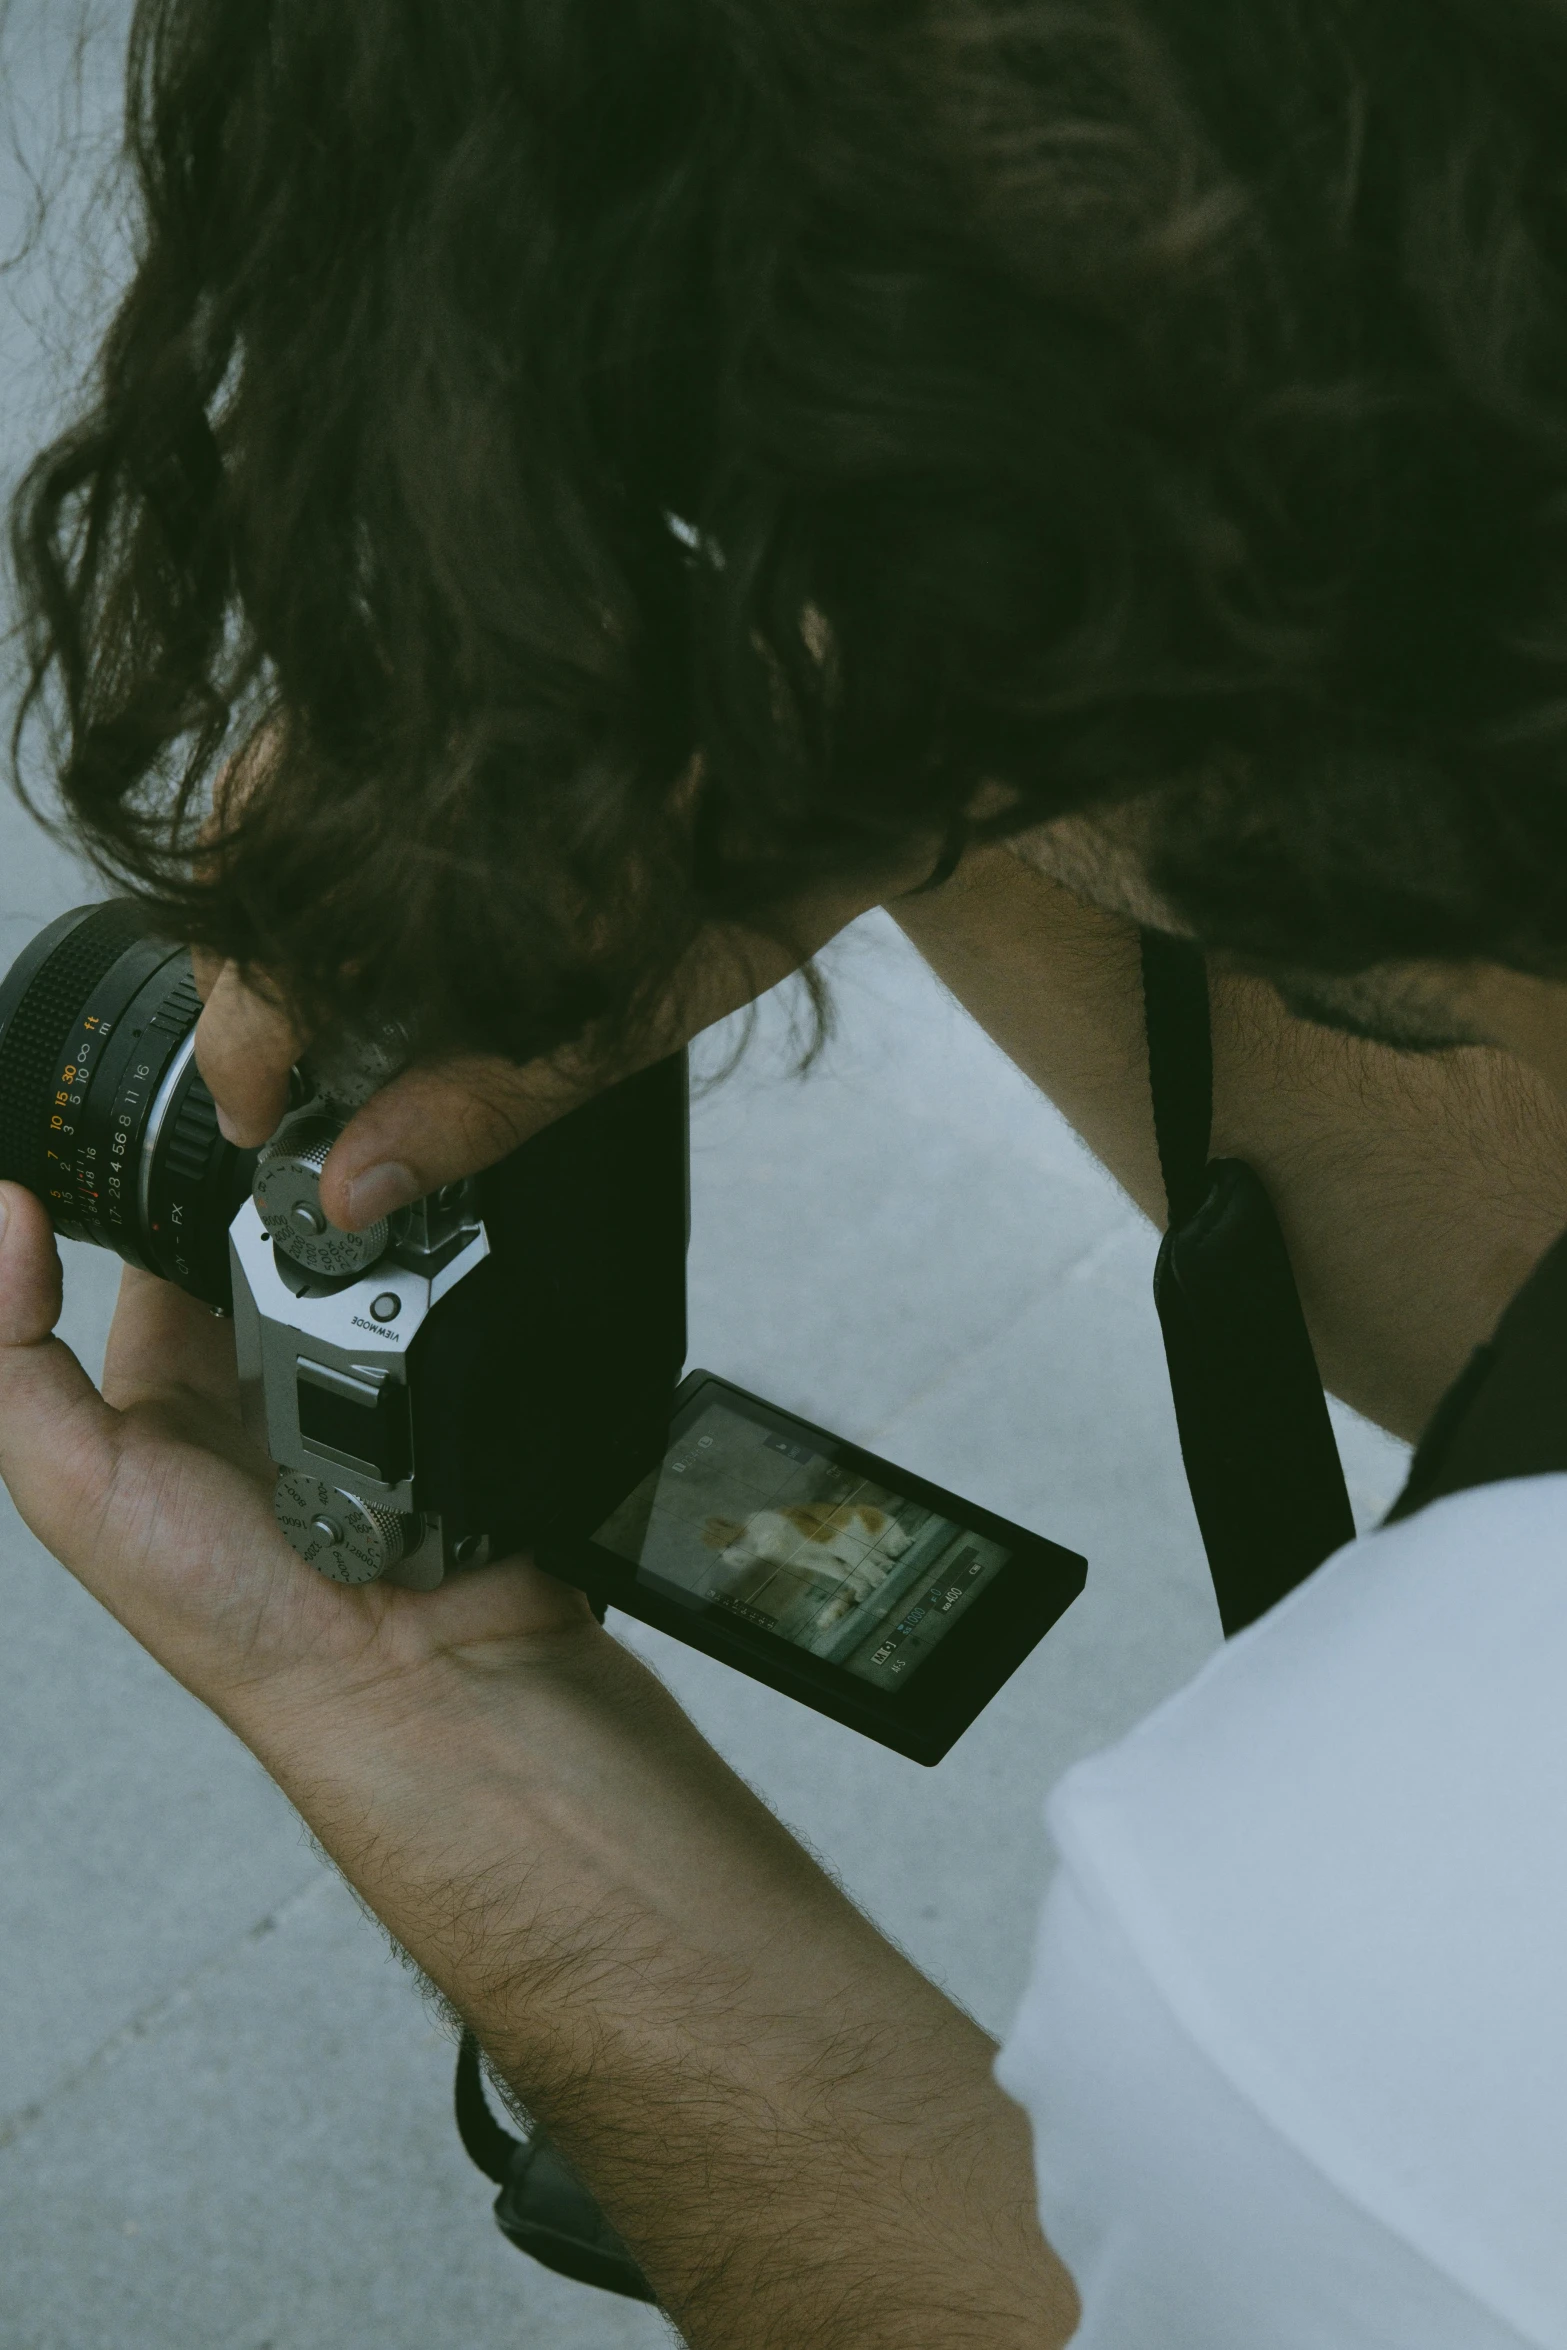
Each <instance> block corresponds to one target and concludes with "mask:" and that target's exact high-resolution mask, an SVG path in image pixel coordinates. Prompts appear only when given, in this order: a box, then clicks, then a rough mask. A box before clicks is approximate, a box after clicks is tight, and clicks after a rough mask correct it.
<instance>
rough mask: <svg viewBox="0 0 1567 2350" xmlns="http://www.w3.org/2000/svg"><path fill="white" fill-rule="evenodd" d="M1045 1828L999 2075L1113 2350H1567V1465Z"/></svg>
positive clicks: (1279, 1638) (1082, 2339)
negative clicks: (1034, 1909) (1025, 1980)
mask: <svg viewBox="0 0 1567 2350" xmlns="http://www.w3.org/2000/svg"><path fill="white" fill-rule="evenodd" d="M1047 1818H1048V1820H1049V1824H1050V1828H1051V1831H1052V1834H1053V1836H1054V1839H1055V1842H1056V1845H1057V1848H1058V1850H1059V1853H1060V1856H1061V1867H1060V1870H1059V1872H1058V1874H1057V1876H1056V1879H1055V1882H1054V1884H1053V1886H1052V1888H1051V1891H1050V1893H1049V1896H1048V1897H1047V1900H1046V1903H1045V1908H1044V1914H1043V1917H1042V1920H1041V1925H1040V1933H1039V1944H1038V1950H1037V1953H1036V1959H1035V1967H1034V1974H1033V1979H1032V1981H1031V1983H1030V1986H1029V1989H1028V1992H1027V1994H1026V1995H1025V1998H1024V2001H1023V2004H1022V2007H1021V2009H1020V2011H1019V2014H1018V2017H1017V2021H1016V2023H1015V2025H1014V2027H1013V2031H1012V2035H1011V2038H1010V2039H1009V2041H1008V2043H1007V2045H1006V2047H1005V2049H1004V2050H1003V2052H1002V2055H1001V2058H1000V2060H999V2063H998V2067H997V2070H998V2074H999V2077H1000V2079H1001V2081H1002V2083H1003V2085H1004V2086H1005V2087H1006V2088H1007V2089H1008V2090H1009V2091H1010V2093H1011V2094H1012V2095H1013V2096H1014V2097H1016V2098H1017V2099H1018V2100H1019V2102H1020V2103H1021V2104H1023V2105H1024V2106H1025V2107H1026V2108H1027V2109H1028V2112H1029V2114H1030V2116H1031V2118H1032V2121H1033V2126H1034V2142H1035V2151H1036V2159H1037V2167H1038V2176H1039V2204H1040V2216H1041V2219H1042V2221H1043V2224H1044V2229H1045V2234H1046V2236H1047V2237H1048V2238H1049V2240H1050V2242H1051V2243H1052V2244H1053V2245H1054V2247H1055V2249H1056V2251H1057V2252H1058V2253H1059V2254H1060V2256H1061V2258H1062V2259H1063V2260H1064V2261H1065V2262H1066V2263H1067V2266H1068V2267H1069V2268H1070V2269H1071V2271H1072V2274H1073V2276H1074V2278H1075V2279H1076V2281H1077V2286H1078V2290H1079V2292H1080V2294H1081V2296H1082V2300H1083V2309H1084V2315H1083V2322H1082V2326H1081V2328H1080V2330H1079V2333H1078V2334H1077V2335H1076V2337H1075V2338H1074V2339H1075V2343H1076V2345H1078V2346H1079V2350H1373V2346H1374V2350H1504V2346H1505V2350H1518V2346H1519V2345H1521V2344H1528V2345H1532V2346H1540V2350H1546V2346H1548V2350H1567V1476H1550V1477H1537V1478H1528V1479H1523V1480H1518V1481H1516V1482H1513V1483H1510V1484H1505V1485H1491V1486H1484V1487H1480V1488H1478V1489H1476V1490H1474V1491H1472V1492H1467V1493H1461V1494H1456V1495H1454V1496H1452V1497H1451V1498H1449V1499H1447V1500H1444V1501H1440V1502H1437V1503H1435V1504H1433V1505H1432V1506H1431V1507H1430V1508H1428V1509H1426V1510H1424V1511H1423V1512H1422V1513H1421V1514H1420V1515H1419V1516H1418V1517H1416V1518H1413V1519H1410V1520H1408V1521H1407V1522H1405V1523H1403V1524H1401V1525H1399V1526H1396V1527H1391V1528H1389V1529H1387V1530H1386V1531H1384V1532H1379V1533H1376V1534H1372V1535H1368V1536H1367V1537H1365V1538H1364V1539H1363V1540H1362V1541H1360V1542H1357V1543H1354V1544H1352V1545H1351V1546H1350V1547H1349V1548H1348V1549H1347V1550H1344V1551H1341V1552H1340V1553H1339V1554H1338V1556H1337V1557H1336V1558H1334V1559H1332V1560H1331V1561H1330V1562H1329V1563H1328V1565H1327V1566H1325V1567H1324V1568H1323V1569H1322V1570H1321V1571H1320V1572H1319V1573H1318V1574H1317V1575H1315V1576H1314V1577H1313V1578H1312V1579H1311V1581H1310V1582H1309V1583H1307V1584H1305V1585H1304V1586H1303V1587H1302V1588H1301V1589H1300V1590H1299V1591H1296V1592H1295V1593H1293V1594H1292V1595H1291V1597H1290V1598H1289V1599H1288V1600H1286V1601H1285V1602H1284V1604H1283V1605H1282V1606H1281V1607H1278V1608H1276V1609H1275V1610H1274V1611H1273V1613H1272V1614H1271V1615H1269V1616H1267V1617H1265V1618H1264V1620H1263V1621H1262V1622H1261V1623H1260V1624H1258V1625H1256V1626H1254V1627H1253V1629H1252V1630H1251V1631H1249V1632H1247V1633H1245V1634H1243V1635H1242V1636H1241V1638H1240V1639H1238V1640H1235V1641H1232V1642H1231V1643H1230V1644H1229V1646H1228V1647H1227V1648H1225V1649H1224V1650H1223V1651H1222V1652H1221V1653H1220V1654H1219V1655H1218V1656H1216V1657H1215V1658H1213V1660H1212V1661H1211V1662H1210V1663H1209V1665H1208V1666H1207V1667H1206V1668H1205V1669H1204V1671H1203V1672H1202V1673H1200V1674H1199V1675H1198V1677H1197V1679H1196V1680H1195V1681H1194V1682H1192V1683H1191V1685H1190V1686H1189V1687H1188V1688H1186V1689H1184V1690H1182V1691H1181V1692H1180V1693H1179V1694H1178V1695H1177V1696H1176V1697H1174V1698H1172V1699H1170V1700H1169V1701H1168V1702H1167V1703H1166V1704H1164V1705H1162V1706H1161V1707H1160V1708H1159V1709H1158V1710H1157V1712H1155V1713H1154V1714H1152V1715H1150V1716H1149V1718H1148V1719H1147V1720H1146V1721H1145V1722H1143V1723H1141V1724H1140V1725H1139V1727H1138V1728H1137V1729H1136V1730H1134V1731H1133V1732H1132V1734H1131V1736H1130V1737H1128V1738H1126V1739H1123V1740H1122V1741H1121V1743H1120V1744H1119V1745H1117V1746H1115V1747H1112V1748H1111V1749H1110V1750H1109V1751H1108V1752H1106V1753H1104V1754H1100V1755H1096V1756H1094V1757H1092V1758H1091V1759H1090V1760H1089V1761H1088V1762H1085V1763H1081V1764H1079V1765H1078V1767H1077V1768H1076V1769H1075V1770H1073V1771H1071V1772H1069V1773H1068V1775H1067V1777H1066V1778H1065V1779H1064V1780H1063V1781H1062V1782H1061V1784H1060V1786H1059V1787H1058V1788H1057V1789H1056V1791H1055V1793H1054V1795H1053V1796H1052V1798H1051V1801H1050V1804H1049V1806H1048V1810H1047Z"/></svg>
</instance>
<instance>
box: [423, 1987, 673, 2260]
mask: <svg viewBox="0 0 1567 2350" xmlns="http://www.w3.org/2000/svg"><path fill="white" fill-rule="evenodd" d="M456 2106H457V2134H458V2136H459V2137H460V2138H461V2140H462V2142H463V2145H464V2147H465V2148H466V2150H467V2153H468V2156H469V2159H470V2160H471V2161H472V2162H473V2163H474V2164H476V2166H477V2167H478V2168H479V2169H480V2170H481V2171H483V2173H484V2175H485V2177H486V2178H487V2179H492V2180H493V2181H494V2182H495V2184H496V2186H497V2187H499V2189H500V2193H499V2194H498V2195H497V2196H496V2198H495V2224H496V2226H497V2227H498V2228H499V2229H500V2231H501V2234H502V2235H503V2236H505V2237H506V2238H507V2240H508V2242H510V2243H513V2244H515V2245H516V2247H517V2249H518V2251H519V2252H527V2253H530V2254H531V2255H532V2257H533V2258H534V2259H535V2260H538V2261H542V2262H543V2264H544V2266H545V2267H546V2268H552V2269H554V2270H555V2271H556V2272H557V2274H558V2275H560V2276H563V2277H571V2278H573V2279H574V2280H575V2281H576V2283H578V2284H579V2285H597V2286H598V2287H599V2289H600V2291H601V2292H605V2293H618V2294H620V2296H621V2297H622V2299H623V2300H627V2301H652V2302H654V2303H656V2302H657V2299H658V2296H657V2294H656V2293H655V2292H654V2291H653V2288H652V2286H651V2285H650V2284H649V2283H648V2281H647V2279H646V2277H645V2276H644V2275H643V2274H642V2271H641V2269H640V2268H638V2266H637V2264H636V2262H635V2260H634V2259H633V2258H632V2256H631V2254H630V2252H629V2251H628V2250H627V2249H626V2246H625V2244H624V2243H623V2242H622V2241H621V2239H620V2237H619V2236H617V2235H616V2233H615V2231H614V2229H613V2228H612V2227H611V2226H610V2224H609V2222H608V2220H607V2219H606V2218H605V2217H604V2214H603V2213H602V2212H601V2211H600V2209H599V2207H598V2205H597V2204H596V2203H595V2202H594V2200H593V2198H592V2196H591V2195H590V2194H589V2193H588V2191H587V2189H586V2187H584V2186H583V2184H582V2182H581V2181H580V2179H578V2178H577V2176H576V2174H575V2173H574V2172H573V2171H571V2170H569V2169H568V2168H567V2166H566V2164H565V2163H564V2162H563V2161H562V2159H561V2157H560V2154H559V2153H558V2152H557V2150H556V2147H555V2145H554V2143H553V2141H552V2140H551V2139H550V2138H549V2137H547V2136H546V2135H545V2133H544V2131H543V2130H541V2129H539V2128H538V2127H537V2126H535V2128H534V2129H533V2130H532V2131H531V2132H530V2134H529V2135H528V2136H527V2137H526V2138H514V2137H513V2136H512V2134H511V2132H510V2131H509V2130H503V2129H502V2128H501V2125H500V2123H499V2122H498V2121H497V2120H496V2119H495V2116H494V2114H493V2113H491V2111H490V2108H489V2103H488V2101H487V2099H486V2097H485V2094H484V2075H483V2071H482V2069H481V2067H480V2062H479V2043H478V2041H477V2040H476V2039H475V2038H474V2036H473V2034H472V2033H471V2032H464V2034H463V2036H462V2045H461V2047H460V2048H459V2050H458V2052H457V2092H456Z"/></svg>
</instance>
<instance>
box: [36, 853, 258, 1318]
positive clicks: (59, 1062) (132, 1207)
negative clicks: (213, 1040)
mask: <svg viewBox="0 0 1567 2350" xmlns="http://www.w3.org/2000/svg"><path fill="white" fill-rule="evenodd" d="M200 1010H201V1001H200V998H199V997H198V995H197V993H196V988H195V983H194V981H193V979H192V976H191V964H190V956H189V954H188V953H187V952H186V951H185V949H184V948H182V947H177V946H172V945H170V943H169V942H168V940H167V939H159V938H152V937H149V936H148V934H147V931H146V927H145V918H144V917H143V915H142V913H141V911H140V909H139V908H138V907H136V906H134V905H131V904H128V903H127V902H126V901H124V900H123V899H111V900H110V901H109V902H108V904H106V905H99V906H78V907H77V908H76V909H75V911H74V912H72V913H69V914H62V915H61V916H60V918H59V920H58V921H57V922H51V923H50V925H49V927H48V929H47V930H43V931H40V933H39V935H38V936H37V937H36V938H35V939H34V940H33V941H32V944H31V945H30V946H28V947H27V948H26V949H25V950H24V951H23V953H22V954H21V955H20V956H18V958H17V960H16V962H15V963H14V964H13V965H12V966H11V969H10V971H9V972H8V973H7V975H6V977H5V979H4V981H3V982H0V1176H4V1177H5V1178H7V1179H8V1180H9V1181H11V1182H14V1183H24V1184H26V1186H27V1188H28V1190H29V1191H32V1192H36V1193H37V1195H38V1197H39V1198H40V1199H41V1200H42V1201H43V1202H44V1204H45V1205H46V1206H47V1208H48V1210H49V1213H50V1215H51V1216H52V1217H53V1219H54V1225H55V1229H56V1231H57V1232H61V1233H64V1234H65V1235H66V1237H67V1238H68V1239H71V1240H88V1241H92V1242H94V1243H95V1244H96V1245H97V1246H98V1247H99V1248H112V1249H114V1250H115V1251H116V1252H117V1253H118V1254H119V1255H120V1256H122V1257H124V1258H125V1260H126V1262H127V1263H128V1264H132V1265H140V1266H142V1267H143V1268H144V1269H145V1270H146V1271H148V1272H151V1273H158V1274H161V1275H162V1276H163V1278H164V1279H165V1280H166V1281H174V1282H177V1283H178V1284H179V1286H180V1288H182V1289H188V1290H189V1291H190V1292H191V1294H192V1295H193V1296H195V1297H199V1298H203V1299H205V1301H206V1302H207V1304H208V1305H212V1306H218V1307H221V1308H223V1309H224V1310H227V1308H228V1306H229V1304H230V1284H229V1263H228V1228H229V1224H230V1223H231V1221H232V1220H233V1217H234V1214H235V1211H236V1209H237V1208H238V1207H239V1204H240V1202H241V1200H243V1198H244V1197H245V1195H246V1193H247V1191H248V1190H249V1188H250V1178H251V1171H252V1169H253V1167H254V1165H255V1153H254V1152H253V1151H241V1150H236V1149H235V1148H234V1146H233V1145H232V1144H230V1143H227V1142H225V1141H224V1140H223V1137H222V1136H221V1134H220V1133H219V1132H218V1119H217V1112H216V1110H215V1109H214V1108H213V1105H212V1096H211V1094H210V1093H208V1091H207V1089H206V1087H205V1085H203V1083H202V1081H201V1078H200V1077H199V1075H198V1074H197V1070H196V1062H195V1055H194V1050H193V1047H194V1043H195V1029H196V1020H197V1016H198V1014H199V1013H200Z"/></svg>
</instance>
